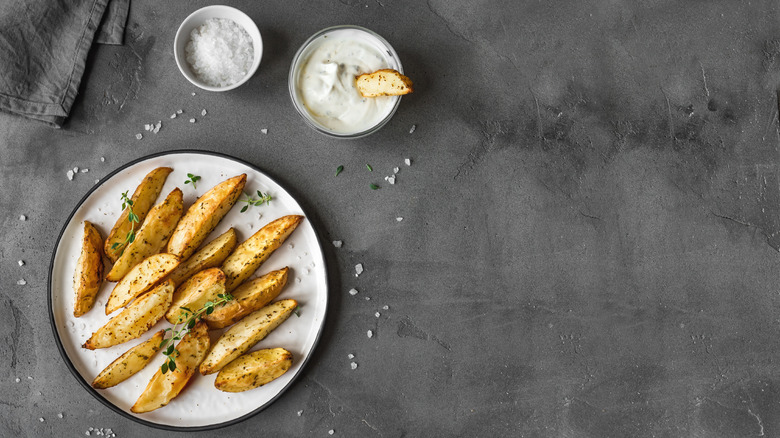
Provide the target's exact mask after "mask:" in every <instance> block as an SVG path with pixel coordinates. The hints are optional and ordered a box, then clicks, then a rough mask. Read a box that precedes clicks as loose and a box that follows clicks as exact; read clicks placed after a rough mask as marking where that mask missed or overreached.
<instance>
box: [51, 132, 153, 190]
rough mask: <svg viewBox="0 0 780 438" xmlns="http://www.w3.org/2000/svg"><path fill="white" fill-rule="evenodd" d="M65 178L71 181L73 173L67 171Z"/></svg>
mask: <svg viewBox="0 0 780 438" xmlns="http://www.w3.org/2000/svg"><path fill="white" fill-rule="evenodd" d="M138 135H141V134H138ZM65 176H67V177H68V181H73V171H72V170H69V171H67V172H66V173H65Z"/></svg>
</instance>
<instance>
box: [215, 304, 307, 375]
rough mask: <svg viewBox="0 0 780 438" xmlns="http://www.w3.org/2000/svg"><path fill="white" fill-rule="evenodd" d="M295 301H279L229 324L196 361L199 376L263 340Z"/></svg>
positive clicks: (290, 311)
mask: <svg viewBox="0 0 780 438" xmlns="http://www.w3.org/2000/svg"><path fill="white" fill-rule="evenodd" d="M296 307H298V302H297V301H295V300H281V301H277V302H275V303H272V304H269V305H267V306H265V307H263V308H262V309H260V310H258V311H255V312H253V313H250V314H249V315H247V316H246V317H245V318H244V319H242V320H241V321H238V322H237V323H236V324H235V325H233V326H232V327H230V328H229V329H228V330H227V331H226V332H225V333H224V334H223V335H222V336H221V337H220V338H219V339H218V340H217V342H216V343H215V344H214V347H213V348H212V349H211V351H209V354H208V356H206V359H204V360H203V363H202V364H200V373H201V374H203V375H206V374H212V373H216V372H217V371H219V370H221V369H222V368H224V367H225V365H227V364H229V363H230V362H232V361H233V360H234V359H236V358H237V357H238V356H241V355H242V354H244V353H246V352H247V351H249V349H250V348H252V347H253V346H254V345H255V344H257V343H258V342H260V341H262V340H263V339H265V337H266V336H268V334H269V333H271V332H272V331H273V330H274V329H275V328H276V327H279V325H280V324H281V323H283V322H284V321H286V320H287V318H289V317H290V315H292V313H293V311H294V310H295V308H296Z"/></svg>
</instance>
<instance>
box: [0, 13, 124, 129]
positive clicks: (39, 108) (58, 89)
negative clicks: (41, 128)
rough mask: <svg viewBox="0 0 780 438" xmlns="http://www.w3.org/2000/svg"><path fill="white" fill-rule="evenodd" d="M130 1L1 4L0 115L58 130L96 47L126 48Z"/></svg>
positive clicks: (68, 110)
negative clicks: (90, 54)
mask: <svg viewBox="0 0 780 438" xmlns="http://www.w3.org/2000/svg"><path fill="white" fill-rule="evenodd" d="M129 7H130V0H0V110H2V111H7V112H10V113H14V114H19V115H21V116H25V117H29V118H31V119H36V120H41V121H43V122H46V123H48V124H50V125H52V126H56V127H59V126H61V125H62V123H63V122H64V121H65V118H66V117H67V116H68V113H69V112H70V108H71V107H72V106H73V101H74V100H75V98H76V94H77V93H78V89H79V84H80V83H81V77H82V75H83V74H84V67H85V64H86V61H87V54H88V53H89V48H90V46H92V43H93V42H97V43H102V44H114V45H119V44H122V39H123V36H124V31H125V23H126V22H127V12H128V9H129Z"/></svg>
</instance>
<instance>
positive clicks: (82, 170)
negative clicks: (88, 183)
mask: <svg viewBox="0 0 780 438" xmlns="http://www.w3.org/2000/svg"><path fill="white" fill-rule="evenodd" d="M87 172H89V169H81V173H87Z"/></svg>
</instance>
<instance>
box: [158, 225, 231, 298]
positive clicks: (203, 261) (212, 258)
mask: <svg viewBox="0 0 780 438" xmlns="http://www.w3.org/2000/svg"><path fill="white" fill-rule="evenodd" d="M237 242H238V237H236V230H235V229H234V228H231V229H229V230H227V231H225V232H224V233H223V234H221V235H220V236H219V237H217V238H216V239H214V240H212V241H211V242H209V243H208V244H207V245H206V246H204V247H203V248H202V249H201V250H200V251H198V252H196V253H195V254H193V255H192V257H190V258H188V259H187V260H185V261H183V262H182V263H181V264H180V265H179V266H178V267H177V268H176V269H174V271H173V272H171V274H170V275H169V276H168V278H170V279H171V280H173V283H174V284H175V285H176V286H177V287H178V286H179V285H180V284H182V283H184V280H186V279H188V278H190V277H191V276H192V275H193V274H197V273H198V272H200V271H202V270H204V269H208V268H214V267H217V266H219V265H221V264H222V262H224V261H225V259H226V258H227V256H228V255H230V252H231V251H233V249H234V248H235V247H236V243H237Z"/></svg>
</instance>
